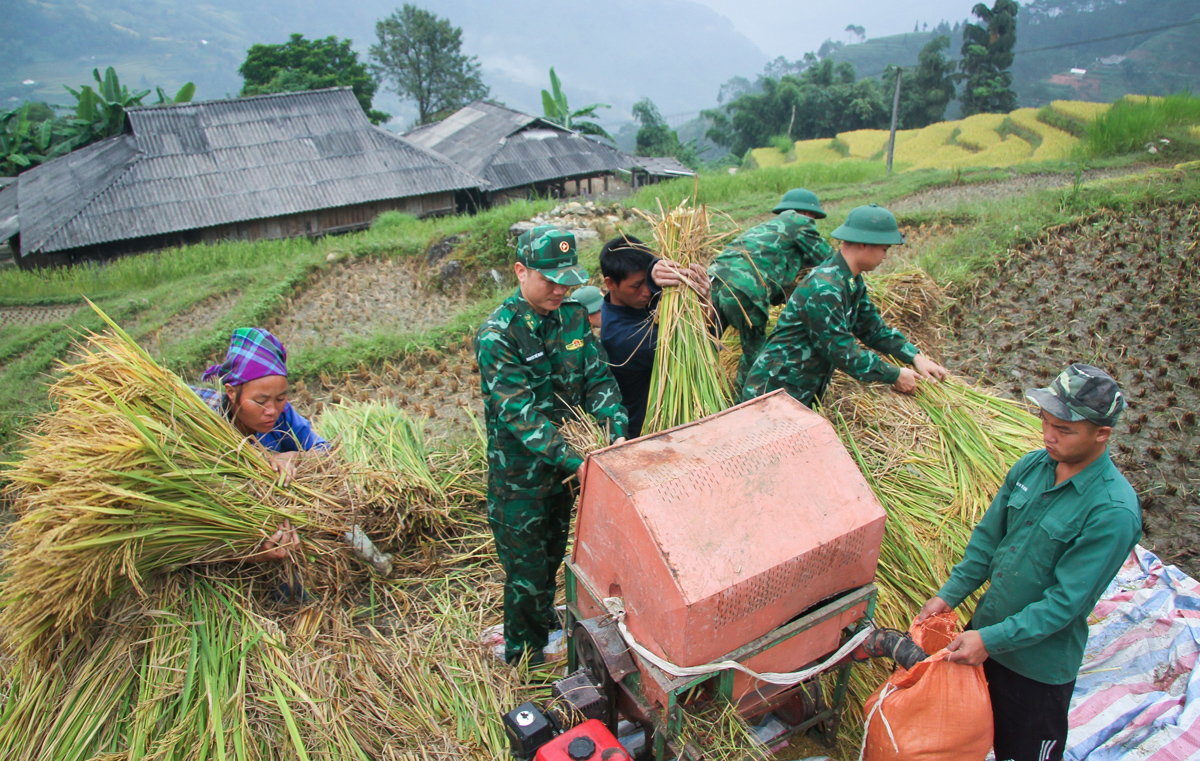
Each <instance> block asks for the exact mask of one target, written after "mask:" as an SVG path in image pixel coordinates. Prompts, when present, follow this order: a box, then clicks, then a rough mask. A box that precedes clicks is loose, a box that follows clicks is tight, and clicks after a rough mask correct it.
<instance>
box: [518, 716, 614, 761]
mask: <svg viewBox="0 0 1200 761" xmlns="http://www.w3.org/2000/svg"><path fill="white" fill-rule="evenodd" d="M535 760H536V761H630V758H629V754H628V753H626V752H625V748H623V747H622V746H621V743H619V742H617V738H615V737H613V734H612V732H609V731H608V727H606V726H604V725H603V724H601V723H600V722H598V721H596V720H595V719H589V720H588V721H585V722H583V723H582V724H580V725H579V726H578V727H575V728H574V729H572V730H570V731H569V732H563V733H562V734H561V735H559V736H558V737H556V738H554V739H553V740H551V741H550V742H548V743H546V744H545V745H543V746H542V747H541V748H538V752H537V756H535Z"/></svg>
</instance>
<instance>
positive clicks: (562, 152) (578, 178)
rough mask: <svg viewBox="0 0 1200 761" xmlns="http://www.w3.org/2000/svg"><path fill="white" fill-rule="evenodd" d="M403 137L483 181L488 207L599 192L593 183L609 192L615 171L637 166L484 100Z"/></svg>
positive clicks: (603, 147) (618, 154)
mask: <svg viewBox="0 0 1200 761" xmlns="http://www.w3.org/2000/svg"><path fill="white" fill-rule="evenodd" d="M404 136H405V137H406V138H407V139H408V140H410V141H412V142H413V143H416V144H417V145H420V146H422V147H424V148H428V149H430V150H433V151H436V152H437V153H439V154H441V155H443V156H445V157H446V158H448V159H450V160H451V161H453V162H455V163H456V164H458V165H459V166H461V167H462V168H463V169H464V170H466V171H468V172H470V173H471V174H473V175H475V176H477V177H481V178H483V180H484V181H485V182H486V183H487V186H486V187H485V188H484V191H485V198H487V199H488V200H490V201H491V202H492V203H503V202H504V201H506V200H511V199H515V198H529V197H533V196H540V197H546V196H554V197H559V196H564V195H568V194H571V195H574V194H579V193H582V192H589V193H590V192H599V190H600V189H601V188H600V187H595V186H593V184H592V181H594V180H598V181H599V185H600V186H601V187H602V188H603V189H604V190H607V184H608V178H609V177H611V176H612V175H613V173H614V172H617V171H618V170H622V169H625V170H628V169H629V168H631V167H632V166H633V165H634V163H635V162H634V160H633V159H632V158H631V157H629V156H627V155H625V154H624V153H622V152H621V151H618V150H617V149H615V148H610V147H608V146H607V145H604V144H602V143H599V142H597V141H596V140H592V139H590V138H587V137H584V136H583V135H581V134H579V133H578V132H574V131H572V130H569V129H566V128H565V127H563V126H561V125H558V124H555V123H554V122H551V121H549V120H547V119H543V118H541V117H538V116H530V115H529V114H523V113H521V112H520V111H514V110H512V109H511V108H506V107H504V106H500V105H497V104H495V103H491V102H489V101H483V100H477V101H474V102H472V103H470V104H469V105H467V106H464V107H463V108H461V109H459V110H458V111H455V112H454V113H453V114H451V115H450V116H449V117H447V118H446V119H444V120H442V121H440V122H436V123H434V124H426V125H424V126H421V127H418V128H416V129H414V130H412V131H411V132H408V133H406V134H405V135H404ZM585 188H588V189H589V190H585Z"/></svg>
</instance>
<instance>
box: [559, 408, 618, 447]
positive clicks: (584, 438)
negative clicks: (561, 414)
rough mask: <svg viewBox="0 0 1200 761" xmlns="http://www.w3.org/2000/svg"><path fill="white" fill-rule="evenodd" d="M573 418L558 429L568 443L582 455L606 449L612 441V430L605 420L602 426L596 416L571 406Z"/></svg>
mask: <svg viewBox="0 0 1200 761" xmlns="http://www.w3.org/2000/svg"><path fill="white" fill-rule="evenodd" d="M570 409H571V419H570V420H568V421H567V422H565V423H563V424H562V425H561V426H559V428H558V431H559V433H561V434H562V436H563V438H564V439H566V440H567V444H569V445H570V447H571V449H574V450H575V451H576V452H578V453H579V454H581V455H584V456H586V455H588V454H590V453H592V452H595V451H596V450H597V449H604V448H605V447H606V446H608V445H609V443H610V442H611V441H612V431H610V430H609V428H608V423H607V422H605V424H604V426H603V427H601V425H600V423H599V422H597V421H596V418H594V417H592V416H591V415H590V414H588V413H587V412H584V411H583V410H582V409H580V408H579V407H571V408H570Z"/></svg>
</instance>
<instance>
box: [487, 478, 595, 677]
mask: <svg viewBox="0 0 1200 761" xmlns="http://www.w3.org/2000/svg"><path fill="white" fill-rule="evenodd" d="M574 504H575V494H574V493H573V492H572V490H571V489H570V488H568V487H566V486H563V487H561V488H557V489H555V490H554V491H553V492H551V494H550V495H549V496H548V497H545V498H541V499H539V498H531V497H528V496H522V495H504V496H501V495H497V494H489V495H488V523H489V524H491V528H492V535H493V536H495V538H496V554H497V555H499V556H500V565H501V566H503V567H504V656H505V660H507V661H508V662H509V663H513V662H514V661H516V660H518V659H519V658H520V657H521V656H522V655H523V654H524V653H525V651H526V650H528V651H529V652H530V660H531V662H533V663H540V662H541V660H542V657H543V656H542V648H543V647H545V646H546V641H547V637H548V636H549V633H550V629H551V628H552V627H555V626H557V624H556V623H555V622H556V616H555V613H554V593H555V591H556V589H557V576H558V568H559V566H561V565H562V562H563V554H564V553H565V552H566V549H567V534H568V533H569V532H570V528H571V508H572V507H573V506H574Z"/></svg>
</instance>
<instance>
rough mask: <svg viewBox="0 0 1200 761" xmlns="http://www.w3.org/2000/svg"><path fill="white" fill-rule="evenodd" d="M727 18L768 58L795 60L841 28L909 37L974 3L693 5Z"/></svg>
mask: <svg viewBox="0 0 1200 761" xmlns="http://www.w3.org/2000/svg"><path fill="white" fill-rule="evenodd" d="M696 1H697V2H699V3H702V4H704V5H707V6H708V7H709V8H712V9H713V10H715V11H716V12H717V13H720V14H722V15H723V16H726V17H727V18H729V19H730V20H731V21H732V22H733V24H734V26H736V27H737V29H738V31H740V32H741V33H742V34H744V35H746V36H747V37H749V38H750V39H751V40H752V41H753V42H754V44H756V45H758V46H759V47H760V48H761V49H762V51H763V52H764V53H766V54H767V56H768V57H770V58H774V57H776V56H781V55H782V56H786V57H787V58H789V59H796V58H799V57H801V56H802V55H804V54H805V53H807V52H808V51H810V50H812V51H815V50H816V49H817V48H819V47H820V46H821V43H822V42H824V41H825V40H826V39H827V38H833V39H835V40H841V41H843V42H845V41H846V32H845V29H846V26H847V25H848V24H855V25H858V26H862V27H865V28H866V31H867V36H868V37H883V36H886V35H889V34H900V33H901V32H911V31H912V30H913V22H916V21H922V22H929V25H930V26H933V25H934V24H936V23H937V22H938V21H940V20H942V19H946V20H947V21H949V22H950V23H951V25H953V24H954V21H955V20H962V19H965V18H967V17H968V16H969V15H970V13H971V8H972V7H973V6H974V5H975V2H974V0H917V2H911V3H901V2H896V1H895V0H843V1H842V2H829V0H820V1H818V0H696Z"/></svg>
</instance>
